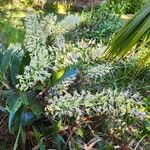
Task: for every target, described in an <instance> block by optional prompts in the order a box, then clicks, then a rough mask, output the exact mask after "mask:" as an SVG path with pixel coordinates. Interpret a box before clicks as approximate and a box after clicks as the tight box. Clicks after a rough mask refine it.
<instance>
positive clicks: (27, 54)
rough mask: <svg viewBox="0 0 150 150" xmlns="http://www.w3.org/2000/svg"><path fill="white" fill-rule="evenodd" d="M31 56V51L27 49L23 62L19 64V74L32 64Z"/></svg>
mask: <svg viewBox="0 0 150 150" xmlns="http://www.w3.org/2000/svg"><path fill="white" fill-rule="evenodd" d="M30 61H31V58H30V55H29V52H28V51H27V52H26V53H25V54H24V56H23V57H22V59H21V62H20V64H19V74H23V73H24V68H25V67H26V66H28V65H29V64H30Z"/></svg>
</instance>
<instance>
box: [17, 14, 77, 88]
mask: <svg viewBox="0 0 150 150" xmlns="http://www.w3.org/2000/svg"><path fill="white" fill-rule="evenodd" d="M70 19H71V20H70ZM69 21H70V22H69ZM79 21H80V20H79V17H78V16H73V15H69V16H67V17H65V18H64V20H62V21H60V22H57V16H54V15H53V14H50V15H47V16H45V17H43V18H41V16H40V15H38V14H29V15H28V16H27V17H26V19H25V26H26V35H25V39H24V44H23V45H22V47H24V49H25V50H24V51H25V52H26V51H28V52H29V55H30V58H31V61H30V64H29V65H28V66H26V67H25V68H24V74H23V75H18V79H19V84H18V85H17V88H19V89H20V90H21V91H25V90H27V89H28V88H31V87H33V86H34V85H36V83H37V82H39V81H40V82H41V83H43V82H44V81H45V79H46V78H47V77H50V76H51V72H48V68H50V69H52V70H53V71H57V70H59V69H61V68H65V67H66V66H68V65H70V64H72V63H74V62H72V59H71V57H72V56H71V55H72V53H71V52H68V51H67V50H66V48H65V38H64V33H66V32H68V31H69V30H72V29H73V28H75V27H76V25H78V24H79ZM14 48H15V45H14Z"/></svg>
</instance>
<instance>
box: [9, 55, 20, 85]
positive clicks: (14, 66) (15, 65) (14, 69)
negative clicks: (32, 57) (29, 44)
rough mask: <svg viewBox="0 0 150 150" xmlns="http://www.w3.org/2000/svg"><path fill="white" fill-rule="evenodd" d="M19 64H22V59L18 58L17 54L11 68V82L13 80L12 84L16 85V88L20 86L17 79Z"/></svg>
mask: <svg viewBox="0 0 150 150" xmlns="http://www.w3.org/2000/svg"><path fill="white" fill-rule="evenodd" d="M19 64H20V59H19V58H18V56H17V54H14V56H13V58H12V62H11V66H10V73H11V80H12V84H13V85H14V87H15V86H16V85H17V84H18V80H17V78H16V77H17V75H18V73H19V72H18V71H19Z"/></svg>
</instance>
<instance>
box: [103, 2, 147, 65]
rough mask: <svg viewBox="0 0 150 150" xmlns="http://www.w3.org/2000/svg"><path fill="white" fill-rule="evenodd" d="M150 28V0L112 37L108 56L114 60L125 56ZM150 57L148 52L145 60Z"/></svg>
mask: <svg viewBox="0 0 150 150" xmlns="http://www.w3.org/2000/svg"><path fill="white" fill-rule="evenodd" d="M149 30H150V1H148V2H147V3H146V4H145V5H144V7H143V8H142V9H141V10H139V12H138V13H137V14H136V15H135V16H134V17H133V18H132V19H131V20H130V21H129V22H128V23H127V24H126V25H125V26H124V27H123V28H122V29H121V30H120V32H118V34H117V35H116V36H115V37H114V39H112V42H111V43H110V46H109V47H108V49H107V50H106V53H105V54H106V58H110V59H112V60H114V59H120V58H123V57H125V56H126V55H127V54H128V53H129V52H131V51H132V48H133V46H135V45H136V44H137V43H138V42H139V40H140V39H142V37H143V36H144V35H145V34H146V33H148V31H149ZM149 58H150V54H147V56H146V57H145V58H144V60H146V61H147V60H148V59H149ZM146 61H145V62H144V63H146Z"/></svg>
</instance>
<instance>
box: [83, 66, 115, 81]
mask: <svg viewBox="0 0 150 150" xmlns="http://www.w3.org/2000/svg"><path fill="white" fill-rule="evenodd" d="M112 69H113V67H112V66H111V65H109V64H108V65H107V64H96V65H92V66H89V67H88V68H87V69H86V70H85V76H87V77H88V78H92V79H98V78H100V77H102V76H104V75H107V74H109V73H110V71H111V70H112Z"/></svg>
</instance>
